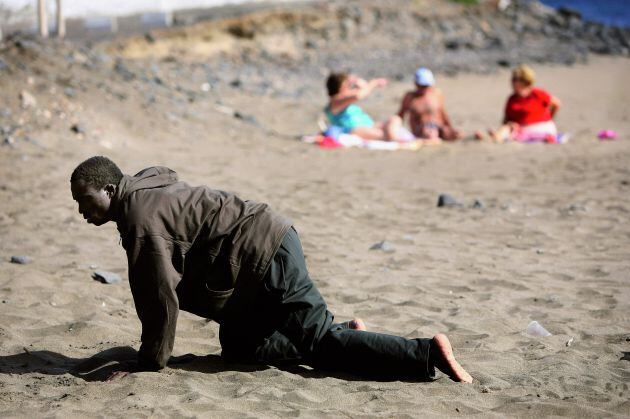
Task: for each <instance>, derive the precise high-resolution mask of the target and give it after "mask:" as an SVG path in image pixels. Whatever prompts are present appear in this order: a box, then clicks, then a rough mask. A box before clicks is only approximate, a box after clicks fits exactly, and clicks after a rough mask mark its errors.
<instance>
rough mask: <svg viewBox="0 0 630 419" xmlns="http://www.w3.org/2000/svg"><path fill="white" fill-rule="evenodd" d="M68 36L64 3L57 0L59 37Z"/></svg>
mask: <svg viewBox="0 0 630 419" xmlns="http://www.w3.org/2000/svg"><path fill="white" fill-rule="evenodd" d="M65 36H66V19H65V18H64V16H63V1H62V0H57V37H58V38H63V37H65Z"/></svg>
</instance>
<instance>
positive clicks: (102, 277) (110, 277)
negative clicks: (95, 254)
mask: <svg viewBox="0 0 630 419" xmlns="http://www.w3.org/2000/svg"><path fill="white" fill-rule="evenodd" d="M92 279H94V280H95V281H99V282H102V283H103V284H118V283H119V282H120V281H121V278H120V275H118V274H115V273H113V272H107V271H94V272H93V273H92Z"/></svg>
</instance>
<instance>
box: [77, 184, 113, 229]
mask: <svg viewBox="0 0 630 419" xmlns="http://www.w3.org/2000/svg"><path fill="white" fill-rule="evenodd" d="M70 189H71V190H72V199H74V200H75V201H77V203H78V204H79V213H80V214H81V215H83V218H85V220H87V222H88V223H90V224H94V225H96V226H100V225H103V224H105V223H106V222H108V221H109V214H108V212H109V207H110V205H111V202H112V196H113V195H114V192H115V191H116V187H115V186H114V185H111V184H108V185H105V186H104V187H103V188H102V189H96V188H95V187H94V186H92V185H88V184H87V183H85V181H84V180H83V179H79V180H76V181H74V182H71V183H70Z"/></svg>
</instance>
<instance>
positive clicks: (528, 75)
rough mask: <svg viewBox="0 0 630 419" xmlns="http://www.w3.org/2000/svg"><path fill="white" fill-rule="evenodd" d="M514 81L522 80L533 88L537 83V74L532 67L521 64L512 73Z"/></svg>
mask: <svg viewBox="0 0 630 419" xmlns="http://www.w3.org/2000/svg"><path fill="white" fill-rule="evenodd" d="M512 79H516V80H520V81H522V82H523V83H526V84H527V85H528V86H531V85H532V84H534V81H536V73H534V70H532V69H531V67H529V66H527V65H525V64H521V65H519V66H518V67H516V68H515V69H514V70H513V71H512Z"/></svg>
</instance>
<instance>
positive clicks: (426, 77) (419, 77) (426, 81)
mask: <svg viewBox="0 0 630 419" xmlns="http://www.w3.org/2000/svg"><path fill="white" fill-rule="evenodd" d="M415 80H416V84H418V85H420V86H433V85H434V84H435V77H433V73H432V72H431V70H429V69H428V68H425V67H420V68H419V69H417V70H416V75H415Z"/></svg>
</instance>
